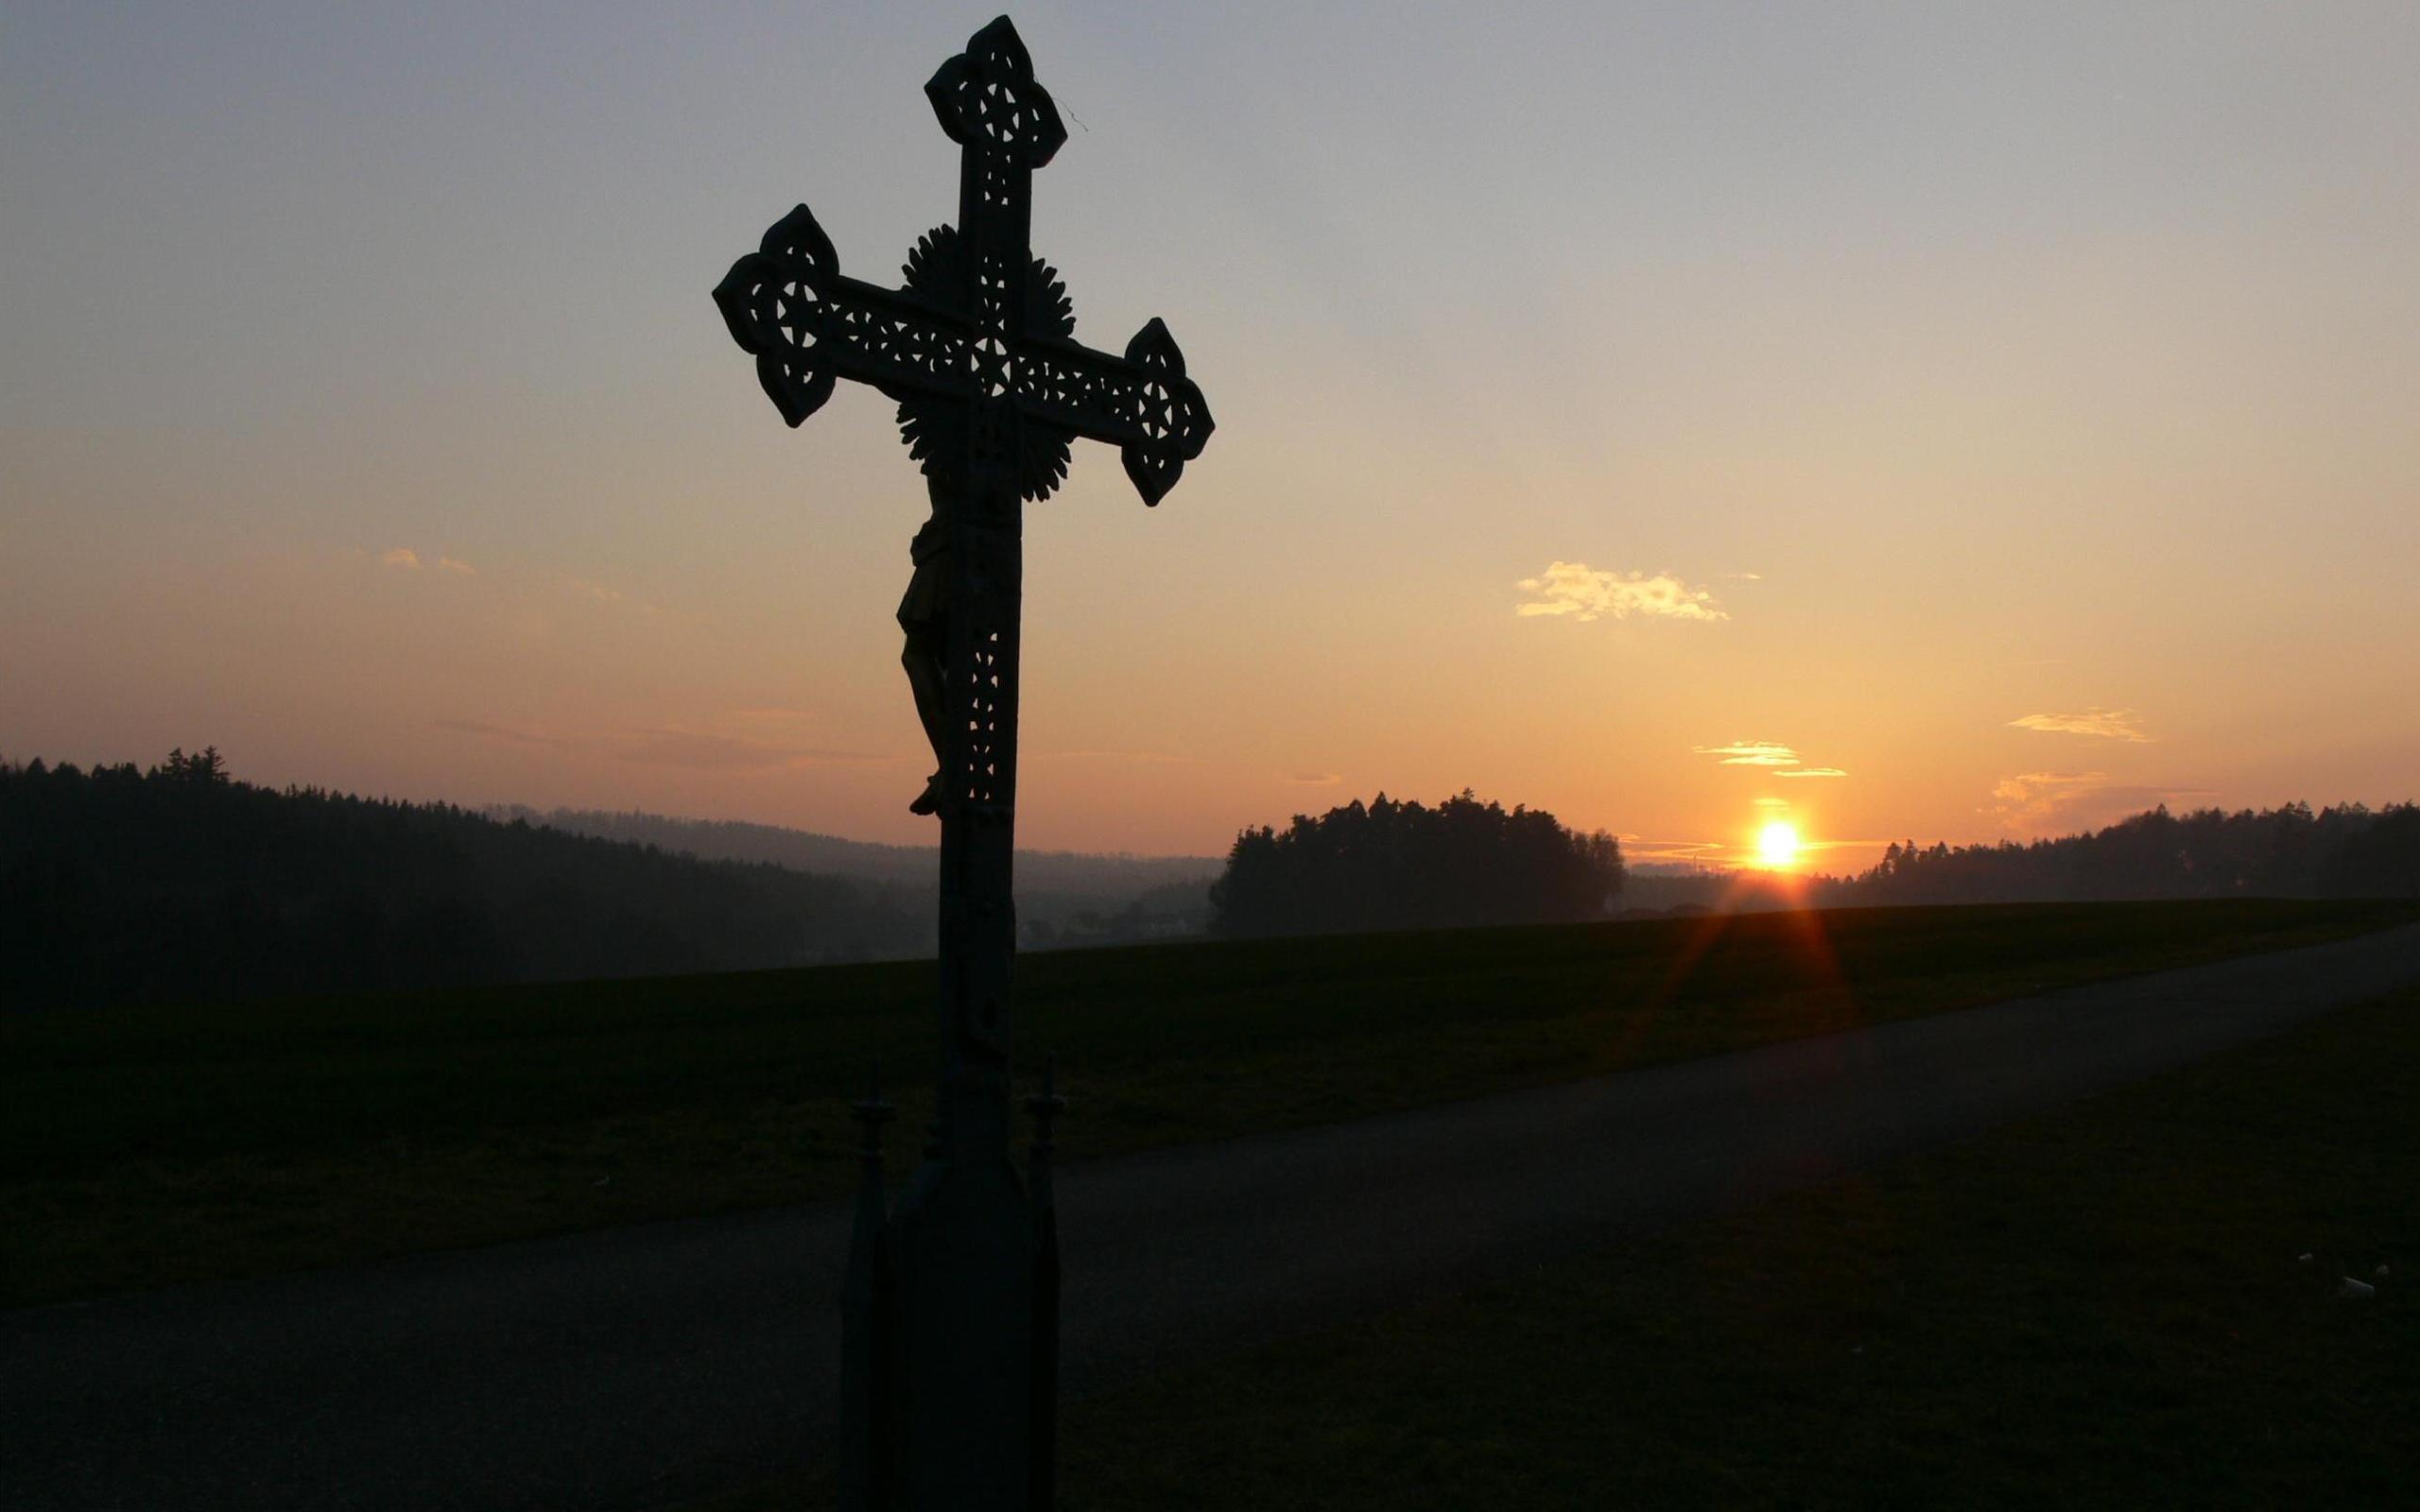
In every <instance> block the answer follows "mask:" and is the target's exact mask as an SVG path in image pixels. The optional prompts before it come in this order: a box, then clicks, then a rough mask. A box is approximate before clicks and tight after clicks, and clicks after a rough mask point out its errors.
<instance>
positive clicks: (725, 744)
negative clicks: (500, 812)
mask: <svg viewBox="0 0 2420 1512" xmlns="http://www.w3.org/2000/svg"><path fill="white" fill-rule="evenodd" d="M437 728H438V729H440V730H451V731H453V732H454V733H456V734H460V735H470V736H474V737H475V738H477V739H480V740H493V741H498V742H501V743H503V744H505V745H511V746H536V747H546V748H550V749H557V750H571V751H580V752H586V753H591V754H595V755H599V756H606V757H611V758H612V759H614V760H615V761H624V762H631V763H633V764H635V765H643V766H672V767H679V768H682V769H683V770H688V771H706V772H729V773H733V774H735V775H741V776H744V775H747V774H750V773H759V772H784V771H794V770H797V769H799V768H802V767H808V766H856V765H887V764H889V763H891V762H895V761H898V760H899V759H900V758H898V757H897V756H890V755H881V754H877V753H874V752H872V751H858V750H838V749H831V748H827V747H814V746H791V745H779V744H775V743H772V742H769V741H758V740H748V739H744V738H742V737H739V736H735V735H718V734H714V733H711V732H709V731H703V730H673V729H662V730H619V731H615V732H612V733H606V734H575V735H557V734H550V733H548V732H546V731H544V730H516V729H513V728H512V727H510V726H508V725H494V724H489V723H486V722H485V721H482V720H475V719H440V720H438V721H437Z"/></svg>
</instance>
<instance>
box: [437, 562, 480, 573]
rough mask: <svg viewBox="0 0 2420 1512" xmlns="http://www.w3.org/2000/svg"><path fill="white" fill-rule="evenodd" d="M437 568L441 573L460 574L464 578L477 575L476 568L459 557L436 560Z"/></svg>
mask: <svg viewBox="0 0 2420 1512" xmlns="http://www.w3.org/2000/svg"><path fill="white" fill-rule="evenodd" d="M437 566H438V570H439V571H441V572H449V573H460V574H461V575H462V576H465V577H475V576H478V574H479V570H478V569H477V568H476V567H474V566H472V565H471V564H470V563H469V562H467V561H464V560H463V559H462V558H459V557H440V558H437Z"/></svg>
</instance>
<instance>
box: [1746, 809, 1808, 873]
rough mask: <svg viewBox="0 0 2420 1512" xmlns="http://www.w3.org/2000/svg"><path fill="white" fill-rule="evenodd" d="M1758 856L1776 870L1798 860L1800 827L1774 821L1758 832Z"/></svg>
mask: <svg viewBox="0 0 2420 1512" xmlns="http://www.w3.org/2000/svg"><path fill="white" fill-rule="evenodd" d="M1756 854H1757V856H1758V857H1759V858H1760V859H1761V860H1763V862H1764V864H1765V865H1766V866H1769V867H1772V868H1774V869H1775V870H1779V869H1780V868H1784V867H1787V866H1789V864H1790V863H1791V862H1793V861H1796V860H1797V859H1798V826H1797V825H1795V824H1785V823H1783V822H1782V821H1781V820H1779V819H1775V820H1773V822H1772V823H1771V824H1768V825H1766V826H1765V827H1764V828H1763V829H1761V830H1759V831H1757V832H1756Z"/></svg>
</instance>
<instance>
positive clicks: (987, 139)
mask: <svg viewBox="0 0 2420 1512" xmlns="http://www.w3.org/2000/svg"><path fill="white" fill-rule="evenodd" d="M925 95H926V97H927V98H929V99H930V100H931V101H932V105H933V111H934V113H935V114H936V115H938V116H939V117H940V119H941V125H942V130H943V131H944V132H946V133H948V135H949V138H950V140H952V141H953V142H956V143H958V144H959V147H960V149H961V151H960V155H959V197H958V203H959V208H958V221H957V224H956V225H955V226H942V227H938V228H936V229H935V230H933V231H931V232H926V233H925V236H924V237H922V238H921V239H920V240H919V241H918V242H917V244H916V246H915V248H914V249H912V250H911V251H910V252H909V254H908V263H907V266H906V268H905V270H904V272H905V280H904V283H903V284H902V286H901V287H899V288H896V289H890V288H884V287H881V286H880V285H877V284H873V283H864V282H861V281H860V280H857V279H855V278H851V277H848V276H846V275H844V274H842V273H841V272H840V270H839V266H838V258H837V256H836V255H835V254H834V252H833V249H832V243H831V240H830V238H828V237H827V236H825V235H824V233H823V230H822V228H821V227H820V226H818V225H817V224H816V221H815V216H814V215H812V214H810V213H809V212H808V210H807V208H806V207H805V206H804V205H800V206H799V207H797V208H796V209H794V210H792V211H791V212H790V213H789V214H788V215H785V216H784V217H782V219H781V220H779V221H778V222H776V223H775V224H774V226H773V227H772V229H771V230H770V231H768V232H766V233H765V237H764V240H763V242H762V243H761V244H760V245H759V247H758V249H757V250H756V251H754V252H752V253H750V254H748V255H747V256H745V257H742V258H740V259H739V261H738V262H736V263H735V264H733V265H732V269H731V272H730V274H729V275H728V276H726V277H725V278H724V279H723V281H722V283H721V284H720V285H719V286H717V288H716V290H715V302H716V304H717V305H718V306H719V307H720V308H721V310H722V315H723V319H724V321H725V322H726V323H727V324H728V325H729V326H730V328H731V334H732V336H733V338H734V339H735V340H736V341H737V342H738V343H739V345H740V347H741V348H742V349H743V350H745V351H746V352H750V353H751V354H752V355H753V356H754V357H755V358H756V375H757V378H758V381H759V382H760V383H761V384H762V385H763V387H764V389H765V392H766V394H767V395H768V396H769V397H770V398H771V399H772V401H773V404H774V407H776V408H777V409H779V410H780V411H781V414H782V418H783V419H784V420H785V421H788V422H789V423H790V424H792V425H797V424H799V423H800V422H802V421H804V420H805V419H806V418H807V416H809V415H811V414H813V413H814V412H815V411H816V410H817V409H818V408H820V407H821V405H822V404H823V402H824V401H825V400H826V399H828V398H829V397H830V396H831V393H832V387H833V385H834V383H835V381H836V380H837V379H839V378H852V379H855V380H856V381H858V382H861V383H867V384H872V385H873V387H876V388H878V389H880V390H881V391H882V392H883V393H884V394H885V395H887V396H889V397H890V398H891V399H893V400H895V401H897V403H898V404H899V428H900V434H901V437H902V438H903V439H905V440H906V441H907V442H908V448H909V451H910V453H911V454H912V455H914V456H915V458H916V459H917V461H918V462H919V463H921V464H922V466H923V470H924V472H925V480H926V484H927V491H928V492H929V494H930V496H931V503H932V510H933V517H932V520H931V522H930V523H929V524H927V525H926V527H925V533H924V534H920V535H919V537H918V541H917V551H916V556H917V577H916V580H915V582H914V584H912V585H911V587H910V589H909V593H908V602H907V603H905V604H903V605H902V607H901V621H902V624H903V625H904V626H905V627H907V628H908V654H907V657H906V661H907V663H908V676H909V681H910V683H911V685H912V686H913V687H914V688H915V691H916V696H917V705H918V713H919V714H920V715H921V716H922V717H923V719H924V722H925V732H926V734H927V735H928V736H929V737H930V739H931V741H932V744H933V747H934V755H935V758H936V760H937V762H938V764H939V765H938V769H937V770H936V772H935V774H934V778H933V781H932V783H931V785H930V787H929V788H928V789H927V791H926V793H925V796H924V797H923V798H921V799H918V801H917V804H916V806H917V807H918V808H919V810H920V811H922V810H925V809H929V810H931V811H932V812H934V813H937V814H938V815H939V816H940V818H941V826H942V856H941V1040H942V1047H941V1048H942V1053H941V1067H940V1086H939V1089H938V1097H937V1102H936V1107H937V1114H936V1119H935V1123H934V1126H933V1131H932V1143H931V1144H930V1145H929V1146H928V1147H927V1149H926V1151H925V1160H924V1163H923V1164H922V1166H921V1167H920V1168H919V1169H918V1170H917V1172H916V1174H915V1177H913V1179H912V1180H911V1181H910V1182H909V1183H908V1188H907V1190H906V1191H905V1193H904V1194H902V1196H901V1197H900V1199H899V1201H898V1202H897V1204H896V1206H895V1207H893V1206H891V1205H890V1203H889V1202H888V1200H887V1198H886V1195H885V1193H884V1189H883V1183H882V1173H881V1149H880V1144H879V1140H878V1131H879V1128H880V1125H881V1123H882V1122H883V1120H884V1119H885V1118H886V1117H887V1116H888V1113H889V1105H887V1104H884V1103H882V1102H881V1101H880V1099H879V1097H878V1096H877V1095H873V1094H870V1095H869V1097H868V1099H867V1101H866V1102H864V1103H860V1104H859V1105H858V1116H859V1117H860V1119H861V1120H862V1121H863V1123H864V1125H865V1127H866V1130H867V1139H866V1169H865V1177H864V1185H863V1190H862V1191H861V1193H860V1195H859V1199H858V1221H857V1230H856V1236H855V1239H854V1240H853V1243H852V1246H851V1253H850V1264H849V1280H848V1284H847V1288H846V1290H845V1293H844V1297H843V1306H844V1310H845V1328H844V1339H843V1345H842V1356H843V1363H842V1398H843V1407H842V1412H843V1421H842V1446H841V1450H842V1494H843V1503H844V1504H845V1505H848V1506H851V1507H860V1508H869V1509H873V1508H881V1509H891V1508H905V1509H914V1512H974V1509H977V1508H983V1509H989V1508H1031V1509H1037V1512H1038V1509H1040V1508H1043V1507H1046V1506H1047V1505H1048V1504H1049V1503H1050V1500H1051V1490H1052V1487H1051V1479H1050V1468H1051V1454H1052V1445H1051V1441H1050V1440H1051V1432H1052V1425H1053V1423H1054V1422H1055V1411H1054V1404H1053V1402H1052V1400H1051V1396H1052V1393H1053V1391H1054V1390H1055V1383H1056V1379H1057V1368H1058V1366H1057V1359H1058V1356H1057V1348H1058V1338H1057V1333H1058V1327H1057V1323H1058V1319H1057V1297H1058V1258H1057V1249H1056V1242H1055V1238H1054V1235H1055V1227H1054V1225H1053V1221H1052V1218H1051V1214H1050V1208H1049V1195H1048V1180H1047V1161H1048V1149H1049V1143H1048V1133H1047V1123H1048V1118H1049V1115H1050V1114H1051V1113H1052V1112H1053V1111H1055V1109H1056V1106H1057V1099H1056V1098H1055V1097H1053V1096H1051V1095H1050V1093H1049V1092H1048V1091H1047V1089H1046V1091H1045V1094H1044V1097H1043V1098H1042V1099H1039V1100H1037V1101H1038V1104H1039V1106H1037V1107H1036V1108H1035V1109H1034V1110H1035V1113H1036V1116H1037V1119H1038V1120H1039V1121H1040V1123H1041V1125H1042V1132H1040V1133H1039V1134H1038V1136H1037V1141H1036V1144H1035V1146H1034V1152H1033V1171H1032V1178H1031V1179H1030V1180H1029V1179H1027V1178H1026V1177H1021V1176H1020V1174H1019V1173H1018V1172H1017V1170H1016V1168H1015V1166H1014V1165H1013V1163H1012V1162H1011V1159H1010V1111H1009V1100H1010V1064H1011V1063H1010V1046H1011V1038H1010V1023H1011V1016H1010V984H1011V971H1012V968H1013V966H1014V963H1015V958H1016V909H1015V903H1014V895H1013V890H1012V888H1013V856H1014V851H1015V840H1016V741H1017V630H1018V619H1019V611H1020V607H1021V603H1022V583H1021V578H1022V575H1023V570H1024V557H1023V552H1024V545H1023V533H1024V506H1025V503H1026V501H1028V500H1038V499H1042V498H1045V497H1047V496H1048V495H1049V493H1050V492H1051V491H1052V490H1055V489H1056V488H1057V487H1058V485H1059V483H1060V481H1061V480H1062V479H1063V478H1064V477H1065V476H1066V472H1067V462H1068V453H1069V448H1070V444H1071V443H1072V442H1073V440H1074V439H1075V438H1078V437H1086V438H1092V439H1094V440H1100V441H1106V442H1109V443H1110V444H1112V445H1115V446H1116V447H1117V448H1118V449H1119V451H1120V453H1121V455H1122V456H1123V458H1124V460H1125V464H1126V472H1127V476H1128V477H1129V478H1131V479H1132V481H1133V483H1134V486H1135V489H1136V490H1138V491H1139V492H1140V493H1141V494H1142V496H1143V502H1144V503H1145V504H1147V505H1153V504H1157V503H1158V502H1159V501H1160V499H1161V498H1162V497H1163V496H1165V495H1166V494H1167V490H1169V489H1171V488H1173V487H1174V486H1175V485H1176V482H1177V479H1178V477H1179V476H1180V475H1181V474H1182V473H1183V472H1184V464H1185V463H1186V462H1188V461H1190V460H1191V459H1193V458H1194V457H1196V456H1199V455H1201V448H1202V445H1203V443H1204V442H1206V441H1207V440H1208V439H1209V436H1210V430H1211V420H1210V411H1209V407H1208V406H1207V405H1206V404H1204V403H1203V402H1202V398H1201V389H1200V388H1198V387H1195V386H1194V384H1193V382H1192V381H1191V380H1190V379H1188V378H1187V377H1186V376H1185V374H1184V355H1183V353H1181V352H1179V351H1178V350H1177V345H1176V341H1175V339H1174V338H1173V337H1171V336H1170V335H1168V333H1167V327H1165V326H1163V325H1162V324H1161V323H1160V322H1159V321H1158V320H1156V319H1154V320H1152V321H1150V323H1149V324H1147V325H1145V326H1144V327H1143V329H1142V330H1141V331H1139V332H1137V333H1136V334H1135V335H1134V338H1133V339H1132V341H1130V342H1128V343H1127V345H1126V350H1125V352H1124V353H1123V354H1116V353H1111V352H1099V351H1096V350H1094V349H1092V348H1089V347H1084V346H1081V345H1079V344H1078V343H1077V342H1076V340H1075V339H1074V335H1075V317H1074V312H1073V309H1072V307H1071V306H1070V305H1069V303H1068V301H1067V296H1066V291H1065V290H1064V289H1063V287H1062V286H1061V284H1060V283H1059V278H1058V275H1057V274H1056V273H1054V272H1053V271H1052V270H1051V269H1050V268H1049V266H1047V265H1046V264H1044V263H1042V262H1041V261H1039V260H1038V259H1036V258H1035V257H1034V256H1033V254H1032V252H1031V251H1030V249H1029V245H1028V244H1029V232H1030V224H1029V223H1030V212H1031V205H1032V187H1033V171H1034V170H1035V169H1037V168H1039V167H1041V166H1043V165H1044V164H1045V163H1048V162H1049V161H1050V159H1051V156H1052V155H1053V154H1054V153H1056V152H1057V151H1058V150H1059V148H1060V146H1062V145H1063V143H1064V142H1065V141H1066V135H1067V133H1066V130H1065V129H1064V128H1063V127H1062V126H1061V125H1060V121H1059V112H1058V108H1057V107H1056V106H1055V105H1053V104H1052V103H1051V99H1050V95H1049V93H1048V92H1047V91H1046V90H1045V89H1044V88H1043V87H1042V86H1041V85H1040V84H1038V83H1036V82H1035V81H1034V77H1033V65H1032V61H1031V60H1030V59H1029V58H1028V57H1027V55H1026V50H1025V44H1024V43H1022V42H1020V41H1019V40H1018V38H1017V34H1016V29H1015V28H1014V27H1013V26H1011V25H1010V24H1009V21H1008V18H1007V17H1005V16H1003V17H1001V18H1000V19H999V20H996V21H994V22H993V23H992V24H991V25H990V26H985V27H984V28H983V29H982V30H981V31H978V32H977V33H976V34H975V36H974V37H973V38H972V39H971V40H970V41H969V42H968V43H967V48H966V51H965V52H963V53H961V54H959V56H957V57H955V58H952V59H951V60H949V61H947V62H945V63H943V64H942V67H941V70H940V71H939V72H938V73H936V74H935V75H934V76H933V77H932V79H931V81H930V82H928V83H927V84H926V85H925Z"/></svg>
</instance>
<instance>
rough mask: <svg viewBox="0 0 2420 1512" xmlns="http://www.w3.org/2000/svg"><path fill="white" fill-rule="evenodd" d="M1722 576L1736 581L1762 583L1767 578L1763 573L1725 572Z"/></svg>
mask: <svg viewBox="0 0 2420 1512" xmlns="http://www.w3.org/2000/svg"><path fill="white" fill-rule="evenodd" d="M1722 576H1725V577H1727V578H1729V579H1730V580H1731V581H1733V582H1735V583H1761V582H1763V581H1764V580H1765V575H1764V574H1762V573H1724V574H1723V575H1722Z"/></svg>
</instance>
